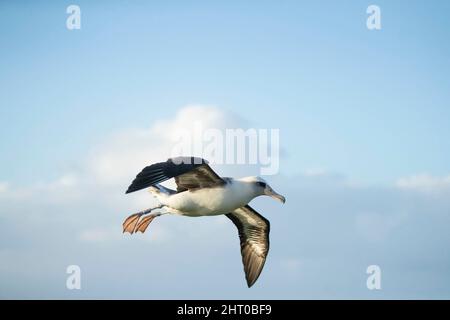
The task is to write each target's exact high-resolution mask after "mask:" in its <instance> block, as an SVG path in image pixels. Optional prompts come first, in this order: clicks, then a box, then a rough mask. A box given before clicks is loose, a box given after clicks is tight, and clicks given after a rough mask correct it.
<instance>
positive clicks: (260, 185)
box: [245, 177, 286, 203]
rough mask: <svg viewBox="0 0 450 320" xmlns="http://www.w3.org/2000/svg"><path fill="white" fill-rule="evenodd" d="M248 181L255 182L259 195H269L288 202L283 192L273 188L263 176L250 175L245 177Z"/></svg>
mask: <svg viewBox="0 0 450 320" xmlns="http://www.w3.org/2000/svg"><path fill="white" fill-rule="evenodd" d="M245 180H246V181H247V182H250V183H252V184H253V186H254V189H255V190H256V193H257V195H259V196H263V195H266V196H269V197H271V198H274V199H276V200H278V201H280V202H282V203H285V202H286V198H285V197H283V196H282V195H281V194H279V193H277V192H275V190H273V189H272V187H271V186H270V185H269V184H268V183H267V181H266V180H264V179H263V178H261V177H248V178H245Z"/></svg>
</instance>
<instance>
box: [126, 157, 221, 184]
mask: <svg viewBox="0 0 450 320" xmlns="http://www.w3.org/2000/svg"><path fill="white" fill-rule="evenodd" d="M171 178H175V182H176V183H177V186H178V188H177V189H178V190H177V191H178V192H180V191H184V190H187V189H192V188H203V187H208V186H212V185H217V184H223V183H225V181H224V180H222V179H221V178H220V177H219V176H218V175H217V174H216V173H215V172H214V171H213V170H212V169H211V168H210V167H209V165H208V162H207V161H206V160H204V159H202V158H196V157H177V158H172V159H168V160H167V161H166V162H159V163H155V164H152V165H151V166H148V167H145V168H144V169H143V170H142V171H141V172H140V173H139V174H138V175H137V176H136V178H135V179H134V180H133V182H132V183H131V185H130V186H129V187H128V190H127V191H126V193H130V192H134V191H138V190H141V189H144V188H147V187H150V186H152V185H155V184H157V183H161V182H164V181H166V180H169V179H171Z"/></svg>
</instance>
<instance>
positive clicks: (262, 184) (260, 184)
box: [257, 182, 267, 188]
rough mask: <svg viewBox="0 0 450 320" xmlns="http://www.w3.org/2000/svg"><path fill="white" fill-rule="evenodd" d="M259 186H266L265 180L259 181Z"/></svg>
mask: <svg viewBox="0 0 450 320" xmlns="http://www.w3.org/2000/svg"><path fill="white" fill-rule="evenodd" d="M257 184H258V186H260V187H262V188H265V187H266V186H267V184H266V183H265V182H257Z"/></svg>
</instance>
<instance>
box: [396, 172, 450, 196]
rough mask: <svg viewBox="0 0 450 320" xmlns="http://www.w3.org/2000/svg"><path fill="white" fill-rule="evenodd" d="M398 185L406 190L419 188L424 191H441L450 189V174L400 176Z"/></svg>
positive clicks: (418, 189)
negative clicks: (440, 175)
mask: <svg viewBox="0 0 450 320" xmlns="http://www.w3.org/2000/svg"><path fill="white" fill-rule="evenodd" d="M396 186H397V187H398V188H401V189H406V190H417V191H422V192H441V191H449V190H450V175H449V176H442V177H439V176H432V175H429V174H418V175H413V176H410V177H404V178H400V179H398V180H397V182H396Z"/></svg>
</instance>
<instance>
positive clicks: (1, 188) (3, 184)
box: [0, 182, 8, 193]
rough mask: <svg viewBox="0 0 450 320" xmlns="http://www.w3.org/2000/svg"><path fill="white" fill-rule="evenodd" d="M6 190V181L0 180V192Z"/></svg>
mask: <svg viewBox="0 0 450 320" xmlns="http://www.w3.org/2000/svg"><path fill="white" fill-rule="evenodd" d="M7 190H8V183H7V182H0V193H3V192H6V191H7Z"/></svg>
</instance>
